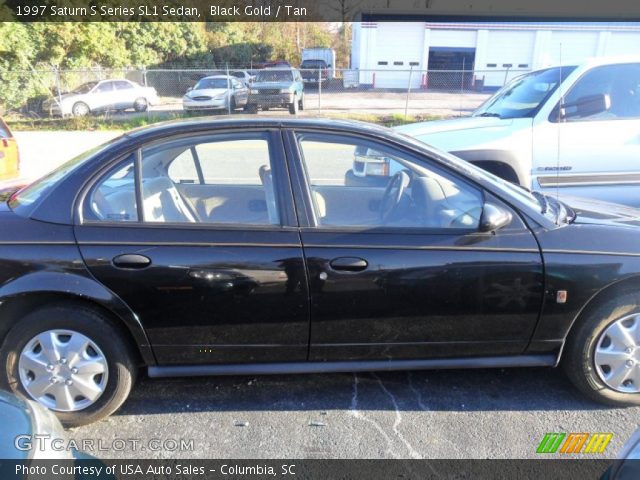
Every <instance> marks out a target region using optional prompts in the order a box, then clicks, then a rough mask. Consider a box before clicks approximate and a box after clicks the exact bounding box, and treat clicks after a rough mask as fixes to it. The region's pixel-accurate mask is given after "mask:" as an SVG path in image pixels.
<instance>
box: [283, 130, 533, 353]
mask: <svg viewBox="0 0 640 480" xmlns="http://www.w3.org/2000/svg"><path fill="white" fill-rule="evenodd" d="M288 138H289V150H288V151H289V153H290V157H291V158H294V159H296V160H295V162H294V164H293V171H294V172H295V182H294V185H295V186H296V187H297V188H296V199H297V202H296V203H297V204H298V205H306V209H305V210H304V211H303V212H302V215H301V220H300V221H301V223H303V226H302V227H301V236H302V243H303V246H304V251H305V257H306V260H307V268H308V271H307V274H308V277H309V285H310V298H311V346H310V360H364V359H388V360H391V359H410V358H423V359H426V358H433V357H461V356H479V355H509V354H519V353H522V352H523V351H524V349H525V348H526V345H527V344H528V342H529V339H530V338H531V335H532V333H533V330H534V327H535V325H536V322H537V320H538V315H539V313H540V308H541V304H542V295H543V268H542V259H541V256H540V252H539V249H538V246H537V243H536V241H535V238H534V237H533V234H532V233H531V232H530V231H529V230H528V229H527V227H526V226H525V225H524V223H523V222H522V220H521V219H520V218H519V216H518V215H517V214H516V212H515V211H513V210H511V212H512V215H513V220H512V222H511V224H510V225H509V226H507V227H505V228H503V229H500V230H499V231H498V232H496V233H495V234H492V233H480V232H479V231H478V224H479V218H480V213H481V210H482V206H483V203H484V202H485V201H489V202H493V203H496V204H498V205H500V206H501V208H504V209H507V210H509V207H508V206H507V205H505V204H504V203H502V202H500V201H499V200H498V199H497V198H494V197H491V196H490V195H489V194H487V193H486V192H483V191H482V190H481V189H480V188H479V187H477V186H475V185H473V184H471V183H469V182H467V181H465V180H464V179H463V178H460V177H458V176H456V175H454V174H452V173H451V172H447V171H444V170H443V169H442V168H441V167H438V166H437V165H436V164H435V163H430V162H429V159H426V158H422V157H416V156H414V155H412V154H409V153H407V152H404V151H402V150H398V149H396V148H391V147H390V146H388V145H385V144H383V143H380V142H378V141H376V140H374V139H369V138H367V137H360V136H351V135H342V134H337V133H326V132H322V133H321V132H313V131H298V132H297V133H295V134H294V133H290V134H289V137H288ZM356 150H357V151H358V152H362V151H369V152H375V153H374V154H372V155H374V156H375V159H376V160H379V159H381V158H384V159H386V160H387V161H388V162H389V163H390V165H389V166H388V168H386V169H385V170H386V171H387V172H397V174H396V175H395V176H393V177H391V176H390V177H387V182H386V185H385V184H383V185H380V179H379V177H378V176H377V178H375V179H372V181H371V182H370V183H367V182H366V180H367V177H364V178H363V179H361V180H362V181H361V182H360V183H359V184H358V185H357V186H354V185H350V184H348V183H347V182H345V177H346V175H347V172H348V171H349V170H350V169H351V166H352V165H353V160H354V155H355V153H356ZM398 179H399V180H398Z"/></svg>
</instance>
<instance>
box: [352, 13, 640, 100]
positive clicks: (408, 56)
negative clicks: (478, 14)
mask: <svg viewBox="0 0 640 480" xmlns="http://www.w3.org/2000/svg"><path fill="white" fill-rule="evenodd" d="M367 19H368V20H371V19H375V17H373V16H368V17H367ZM385 20H388V18H387V19H385ZM352 42H353V43H352V50H351V68H352V69H358V70H360V75H359V77H360V84H361V85H372V86H374V87H376V88H406V87H407V85H408V84H409V80H410V83H411V88H450V87H455V86H456V85H460V84H461V82H464V83H467V85H466V87H473V86H475V87H476V88H485V89H495V88H498V87H500V86H502V85H504V82H505V80H506V79H510V78H512V77H513V76H515V75H518V74H519V73H521V72H522V71H530V70H535V69H538V68H543V67H546V66H550V65H554V64H559V63H563V64H575V63H577V62H580V61H582V60H584V59H586V58H589V57H595V56H606V55H620V54H640V23H631V22H610V23H603V22H580V23H578V22H540V23H533V22H510V23H506V22H484V23H479V22H473V23H472V22H468V23H467V22H459V23H434V22H393V21H380V22H376V21H366V22H365V21H362V22H355V23H354V24H353V39H352ZM411 70H413V71H411ZM455 70H458V71H460V70H465V71H468V73H467V74H465V75H462V74H460V73H457V74H454V73H444V72H442V71H445V72H446V71H455ZM426 71H429V72H433V71H441V72H442V73H440V74H432V73H430V74H429V75H426ZM429 82H431V84H429ZM434 83H435V84H434Z"/></svg>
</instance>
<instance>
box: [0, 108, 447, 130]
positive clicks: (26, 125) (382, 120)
mask: <svg viewBox="0 0 640 480" xmlns="http://www.w3.org/2000/svg"><path fill="white" fill-rule="evenodd" d="M313 116H315V115H312V116H311V117H313ZM209 117H210V118H215V115H209ZM320 117H322V118H336V119H347V120H359V121H361V122H369V123H375V124H378V125H384V126H387V127H395V126H398V125H405V124H407V123H414V122H425V121H428V120H439V119H442V118H444V117H441V116H437V115H408V116H407V117H405V116H404V114H401V113H392V114H374V113H335V114H322V115H320ZM180 118H185V119H188V118H196V116H195V115H192V114H187V113H184V112H151V113H148V114H130V115H127V116H122V115H119V116H117V117H112V116H110V115H100V116H98V115H89V116H86V117H66V118H58V117H54V118H29V117H22V116H9V117H6V118H5V120H6V121H7V123H8V124H9V126H10V127H11V129H13V130H16V131H21V132H23V131H33V130H39V131H42V130H45V131H46V130H50V131H54V130H71V131H76V130H80V131H85V132H86V131H103V130H104V131H106V130H124V131H127V130H131V129H134V128H138V127H144V126H146V125H152V124H154V123H158V122H164V121H167V120H175V119H180ZM283 118H289V117H288V115H287V116H284V117H283ZM307 118H309V117H307Z"/></svg>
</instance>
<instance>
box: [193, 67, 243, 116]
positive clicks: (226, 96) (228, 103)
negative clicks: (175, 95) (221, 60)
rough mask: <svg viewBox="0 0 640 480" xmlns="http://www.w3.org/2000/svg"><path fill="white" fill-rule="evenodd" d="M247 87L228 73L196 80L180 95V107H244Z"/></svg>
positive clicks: (220, 108) (210, 108) (200, 108)
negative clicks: (196, 81)
mask: <svg viewBox="0 0 640 480" xmlns="http://www.w3.org/2000/svg"><path fill="white" fill-rule="evenodd" d="M248 98H249V89H248V88H247V87H246V86H245V85H244V83H242V82H241V81H240V80H238V79H237V78H235V77H233V76H231V75H229V76H227V75H213V76H211V77H205V78H202V79H200V80H199V81H198V83H196V84H195V86H194V87H193V88H192V89H189V91H187V93H186V94H185V96H184V97H182V108H183V109H184V110H185V111H194V110H230V111H233V110H235V109H237V108H240V107H244V106H245V105H246V104H247V99H248Z"/></svg>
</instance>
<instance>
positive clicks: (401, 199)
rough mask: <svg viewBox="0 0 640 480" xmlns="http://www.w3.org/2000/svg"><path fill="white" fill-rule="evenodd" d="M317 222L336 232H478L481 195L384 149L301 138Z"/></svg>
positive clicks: (308, 136)
mask: <svg viewBox="0 0 640 480" xmlns="http://www.w3.org/2000/svg"><path fill="white" fill-rule="evenodd" d="M298 141H299V146H300V152H301V154H302V157H303V162H304V166H305V169H306V173H307V180H308V183H309V187H310V191H311V203H312V205H313V209H314V214H315V217H316V222H317V224H318V225H320V226H337V227H410V228H437V229H473V230H475V229H477V228H478V226H479V222H480V215H481V212H482V206H483V195H482V192H481V191H480V190H479V189H478V188H476V187H473V186H471V185H469V184H467V183H466V182H464V181H462V180H460V179H458V178H455V177H453V176H452V175H450V174H447V173H445V172H442V171H440V170H439V169H436V168H428V167H426V166H425V165H424V164H418V163H416V162H415V161H414V160H413V159H411V158H409V157H407V156H405V155H404V154H401V153H398V152H396V151H395V150H391V149H389V148H387V147H385V146H383V145H378V144H376V143H372V142H369V141H367V140H360V139H351V138H349V137H343V136H334V135H327V134H306V133H305V134H300V135H299V137H298Z"/></svg>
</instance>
